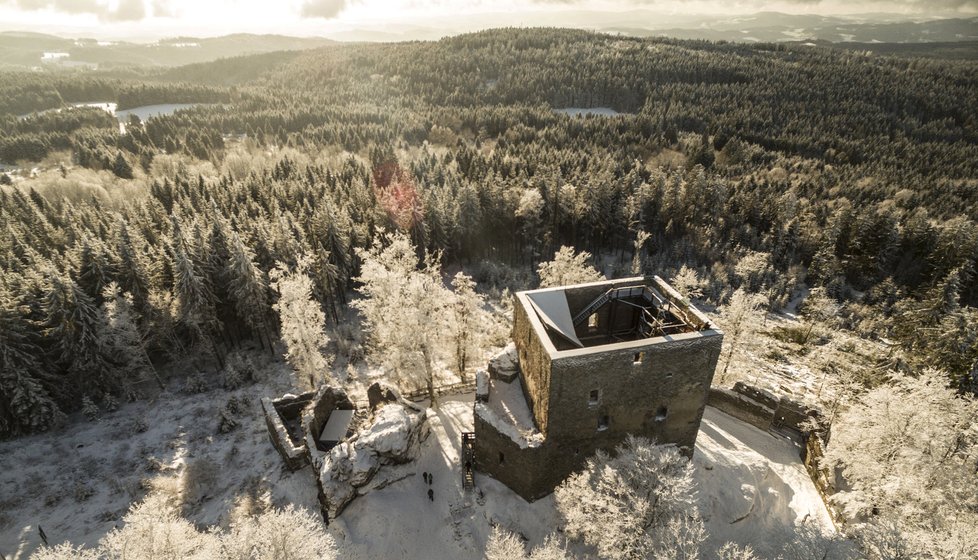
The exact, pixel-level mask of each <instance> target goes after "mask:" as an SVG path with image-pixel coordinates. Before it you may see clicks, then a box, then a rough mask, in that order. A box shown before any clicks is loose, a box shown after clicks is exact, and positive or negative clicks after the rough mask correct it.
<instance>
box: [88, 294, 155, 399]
mask: <svg viewBox="0 0 978 560" xmlns="http://www.w3.org/2000/svg"><path fill="white" fill-rule="evenodd" d="M102 299H103V303H102V307H101V309H100V310H99V312H100V316H99V319H100V320H99V327H100V328H99V339H100V345H101V347H102V348H103V349H105V351H106V355H107V356H108V358H109V360H110V361H111V364H112V366H113V367H114V368H115V370H116V375H115V376H116V377H117V378H119V379H125V380H126V381H127V382H128V383H130V384H131V383H132V382H134V381H135V382H138V381H140V379H141V378H140V375H141V374H142V373H144V372H149V373H152V374H153V376H154V377H155V378H156V382H157V384H159V386H160V388H161V389H162V388H163V387H164V386H163V381H162V380H161V379H160V377H159V375H158V374H157V372H156V368H154V367H153V363H152V362H151V361H150V359H149V354H147V352H146V343H145V341H144V340H143V336H142V335H141V334H140V333H139V328H138V327H137V325H136V318H135V316H134V310H133V303H132V296H131V295H129V294H124V293H122V291H121V290H120V289H119V285H118V284H116V283H115V282H112V283H110V284H109V285H108V286H106V287H105V290H104V291H103V292H102Z"/></svg>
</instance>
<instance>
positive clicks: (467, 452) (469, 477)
mask: <svg viewBox="0 0 978 560" xmlns="http://www.w3.org/2000/svg"><path fill="white" fill-rule="evenodd" d="M474 487H475V432H462V488H464V489H466V490H471V489H472V488H474Z"/></svg>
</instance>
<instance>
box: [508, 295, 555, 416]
mask: <svg viewBox="0 0 978 560" xmlns="http://www.w3.org/2000/svg"><path fill="white" fill-rule="evenodd" d="M514 297H516V298H518V299H517V301H516V302H515V305H514V306H513V341H514V342H515V343H516V351H517V354H518V355H519V360H520V378H521V379H522V382H523V383H522V386H523V391H524V393H525V394H526V397H527V401H526V402H527V404H528V405H529V406H530V411H531V412H532V413H533V419H534V420H535V421H536V424H537V429H538V430H540V432H541V433H543V434H546V433H547V423H548V417H547V416H548V415H547V412H548V410H549V409H550V376H551V373H550V354H549V353H548V352H547V349H546V348H544V345H543V343H542V342H541V340H540V338H539V337H538V336H537V334H536V331H535V330H534V328H533V322H532V321H537V320H538V319H537V318H536V317H533V319H532V321H531V319H530V317H529V316H528V315H527V309H529V308H530V303H529V302H528V301H526V297H525V296H520V295H519V294H517V295H516V296H514Z"/></svg>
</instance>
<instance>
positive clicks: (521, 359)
mask: <svg viewBox="0 0 978 560" xmlns="http://www.w3.org/2000/svg"><path fill="white" fill-rule="evenodd" d="M514 297H515V299H516V302H515V306H514V312H513V344H511V345H510V346H509V347H508V348H507V349H506V350H504V351H503V352H502V353H501V354H500V355H498V356H496V357H495V358H494V359H493V360H492V361H491V362H490V363H489V368H488V369H489V371H488V373H487V372H485V371H482V372H479V378H478V383H477V390H476V403H475V405H474V406H475V414H474V417H475V419H474V430H475V432H474V435H469V436H468V439H467V440H466V441H464V442H463V443H464V444H467V445H469V446H470V447H471V448H472V454H471V459H469V462H470V463H471V464H466V465H464V466H465V468H466V470H470V469H472V468H474V469H475V470H479V471H481V472H484V473H486V474H489V475H491V476H492V477H494V478H496V479H497V480H499V481H500V482H503V483H504V484H506V485H507V486H509V487H510V488H511V489H512V490H514V491H515V492H516V493H517V494H519V495H520V496H522V497H523V498H525V499H527V500H535V499H538V498H540V497H543V496H545V495H547V494H549V493H551V492H552V491H553V489H554V488H555V487H556V486H557V485H558V484H560V482H562V481H563V480H564V479H565V478H566V477H567V476H568V475H569V474H571V473H573V472H574V471H576V470H579V469H580V468H581V467H583V465H584V462H585V460H586V459H587V458H588V457H589V456H590V455H592V454H593V453H594V452H595V451H597V450H598V449H604V450H611V449H613V448H614V447H615V446H616V445H617V444H619V443H621V442H622V441H623V440H624V439H625V437H626V435H628V434H632V435H636V436H643V437H647V438H650V439H654V440H656V441H657V442H659V443H666V444H675V445H677V446H679V447H680V448H681V449H682V450H683V451H684V452H685V453H687V454H692V452H693V446H694V444H695V443H696V435H697V433H698V431H699V425H700V420H701V419H702V417H703V409H704V407H705V406H706V403H707V397H708V394H709V389H710V383H711V382H712V380H713V373H714V370H715V368H716V364H717V359H718V358H719V356H720V347H721V343H722V341H723V333H722V332H721V331H720V330H718V329H717V328H715V327H714V326H713V325H711V324H710V322H709V320H708V319H707V318H706V317H705V316H704V315H703V314H702V313H700V312H699V311H698V310H697V309H696V308H694V307H693V306H692V305H691V304H690V303H689V302H688V301H687V300H686V299H685V298H683V297H682V296H681V295H680V294H679V293H678V292H676V291H675V290H673V289H672V288H671V287H670V286H669V285H668V284H666V283H665V282H664V281H663V280H662V279H661V278H659V277H657V276H656V277H652V278H643V277H634V278H625V279H621V280H610V281H601V282H594V283H590V284H580V285H575V286H561V287H557V288H547V289H540V290H531V291H525V292H519V293H517V294H516V295H515V296H514Z"/></svg>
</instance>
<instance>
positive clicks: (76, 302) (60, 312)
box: [44, 273, 121, 395]
mask: <svg viewBox="0 0 978 560" xmlns="http://www.w3.org/2000/svg"><path fill="white" fill-rule="evenodd" d="M50 282H51V285H50V288H49V289H48V291H47V294H46V295H45V297H44V312H45V321H44V326H45V330H44V335H45V337H46V338H47V339H48V340H49V341H50V343H51V345H52V347H53V348H54V353H55V358H56V360H57V361H58V363H60V364H61V365H62V366H63V367H64V368H65V371H66V372H67V373H68V375H69V376H70V377H71V378H72V380H73V382H74V383H76V384H77V385H78V386H79V387H81V388H82V389H83V392H84V393H87V394H90V395H91V394H99V393H107V392H116V391H118V390H119V389H120V387H121V380H120V379H119V378H118V377H117V376H116V375H115V373H116V372H115V371H114V370H113V369H112V368H111V367H109V364H108V362H107V360H106V356H105V353H104V349H103V347H102V344H101V343H102V339H101V338H100V337H99V332H98V331H99V312H98V308H97V307H96V306H95V302H94V301H92V298H91V297H89V295H88V294H86V293H85V292H84V291H83V290H82V289H81V288H80V287H78V284H76V283H75V282H73V281H72V280H71V279H70V278H67V277H65V276H62V275H60V274H57V273H53V274H52V277H51V281H50Z"/></svg>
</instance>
